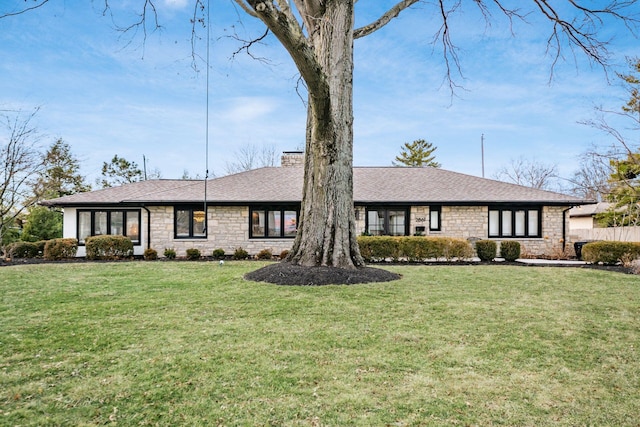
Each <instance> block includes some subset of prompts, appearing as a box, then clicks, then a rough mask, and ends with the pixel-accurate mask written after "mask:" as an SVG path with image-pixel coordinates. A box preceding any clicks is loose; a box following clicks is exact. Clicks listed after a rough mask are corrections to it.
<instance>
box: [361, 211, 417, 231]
mask: <svg viewBox="0 0 640 427" xmlns="http://www.w3.org/2000/svg"><path fill="white" fill-rule="evenodd" d="M407 218H409V210H408V209H407V208H405V207H398V208H383V207H380V208H378V207H376V208H369V209H367V224H366V229H367V233H368V234H370V235H372V236H406V235H408V234H409V221H408V220H407Z"/></svg>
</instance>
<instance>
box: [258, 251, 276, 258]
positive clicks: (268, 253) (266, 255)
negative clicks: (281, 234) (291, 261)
mask: <svg viewBox="0 0 640 427" xmlns="http://www.w3.org/2000/svg"><path fill="white" fill-rule="evenodd" d="M271 258H273V252H271V250H270V249H263V250H261V251H260V252H258V254H257V255H256V259H259V260H270V259H271Z"/></svg>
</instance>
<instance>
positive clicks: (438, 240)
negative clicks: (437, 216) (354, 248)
mask: <svg viewBox="0 0 640 427" xmlns="http://www.w3.org/2000/svg"><path fill="white" fill-rule="evenodd" d="M358 245H359V246H360V254H361V255H362V257H363V258H364V259H365V261H380V260H385V259H389V258H391V259H392V260H398V259H407V260H409V261H424V260H426V259H429V258H436V259H441V258H445V259H447V260H451V259H454V258H457V259H464V258H469V257H471V256H472V255H473V250H472V249H471V245H470V244H469V242H467V241H466V240H461V239H453V238H449V237H421V236H407V237H391V236H360V237H358Z"/></svg>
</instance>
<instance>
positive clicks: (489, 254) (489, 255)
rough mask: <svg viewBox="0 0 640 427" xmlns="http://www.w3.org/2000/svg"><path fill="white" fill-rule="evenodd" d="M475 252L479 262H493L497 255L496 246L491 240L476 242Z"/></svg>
mask: <svg viewBox="0 0 640 427" xmlns="http://www.w3.org/2000/svg"><path fill="white" fill-rule="evenodd" d="M476 252H477V253H478V258H480V261H493V259H494V258H495V257H496V255H497V253H498V245H497V244H496V242H494V241H493V240H478V241H477V242H476Z"/></svg>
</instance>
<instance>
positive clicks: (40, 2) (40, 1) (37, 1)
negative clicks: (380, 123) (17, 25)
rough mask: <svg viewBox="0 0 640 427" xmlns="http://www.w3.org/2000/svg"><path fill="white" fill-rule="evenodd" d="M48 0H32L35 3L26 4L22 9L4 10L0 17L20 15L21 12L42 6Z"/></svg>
mask: <svg viewBox="0 0 640 427" xmlns="http://www.w3.org/2000/svg"><path fill="white" fill-rule="evenodd" d="M48 1H49V0H33V2H34V3H35V4H34V5H33V6H28V7H25V8H23V9H18V10H16V11H14V12H6V13H4V14H2V15H0V19H2V18H7V17H9V16H17V15H22V14H23V13H27V12H29V11H31V10H34V9H38V8H39V7H42V6H44V5H45V4H46V3H47V2H48Z"/></svg>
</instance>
